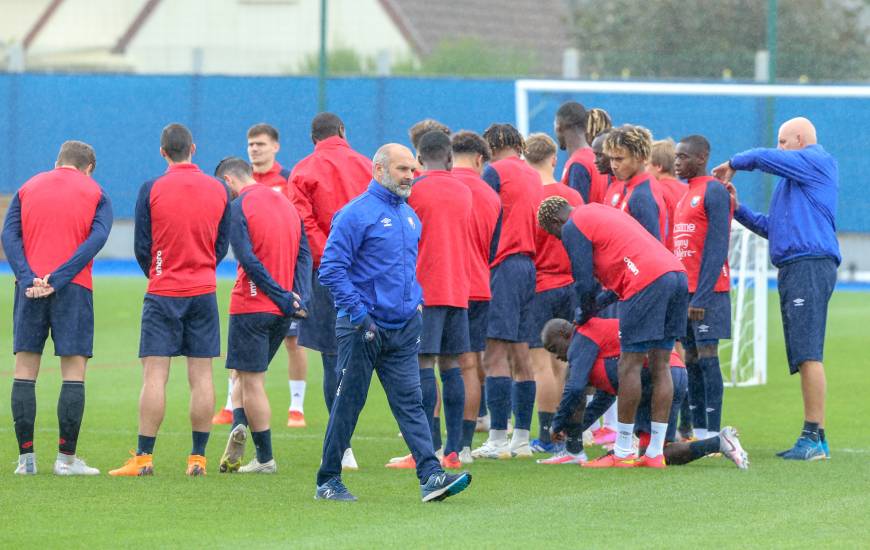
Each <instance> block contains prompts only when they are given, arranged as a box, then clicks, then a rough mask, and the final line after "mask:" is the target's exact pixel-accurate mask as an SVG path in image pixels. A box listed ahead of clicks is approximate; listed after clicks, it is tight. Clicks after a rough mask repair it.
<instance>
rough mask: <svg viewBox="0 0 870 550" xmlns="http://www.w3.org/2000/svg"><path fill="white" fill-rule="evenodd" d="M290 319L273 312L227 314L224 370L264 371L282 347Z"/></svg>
mask: <svg viewBox="0 0 870 550" xmlns="http://www.w3.org/2000/svg"><path fill="white" fill-rule="evenodd" d="M293 320H294V319H292V318H291V317H284V316H283V315H275V314H274V313H242V314H237V315H230V327H229V338H228V341H227V364H226V368H228V369H233V370H241V371H245V372H264V371H265V370H266V369H268V368H269V363H270V362H271V361H272V358H273V357H275V352H277V351H278V348H279V347H281V343H282V342H283V341H284V336H285V335H286V334H287V327H288V326H289V325H290V323H291V321H293Z"/></svg>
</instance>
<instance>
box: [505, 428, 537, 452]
mask: <svg viewBox="0 0 870 550" xmlns="http://www.w3.org/2000/svg"><path fill="white" fill-rule="evenodd" d="M510 449H511V456H513V457H516V458H531V457H532V449H531V447H530V446H529V430H514V433H513V436H512V437H511V444H510Z"/></svg>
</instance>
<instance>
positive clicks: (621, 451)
mask: <svg viewBox="0 0 870 550" xmlns="http://www.w3.org/2000/svg"><path fill="white" fill-rule="evenodd" d="M632 436H634V423H633V422H632V423H631V424H623V423H622V422H617V423H616V445H615V446H614V447H613V454H615V455H616V456H617V457H619V458H625V457H627V456H629V455H631V454H633V453H634V449H633V448H632V445H631V438H632Z"/></svg>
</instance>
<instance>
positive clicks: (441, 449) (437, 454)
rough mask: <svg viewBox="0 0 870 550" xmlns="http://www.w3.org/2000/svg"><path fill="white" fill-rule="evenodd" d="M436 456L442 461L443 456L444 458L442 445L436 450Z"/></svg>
mask: <svg viewBox="0 0 870 550" xmlns="http://www.w3.org/2000/svg"><path fill="white" fill-rule="evenodd" d="M435 458H437V459H438V461H439V462H440V461H441V459H442V458H444V447H441V448H440V449H438V450H437V451H435Z"/></svg>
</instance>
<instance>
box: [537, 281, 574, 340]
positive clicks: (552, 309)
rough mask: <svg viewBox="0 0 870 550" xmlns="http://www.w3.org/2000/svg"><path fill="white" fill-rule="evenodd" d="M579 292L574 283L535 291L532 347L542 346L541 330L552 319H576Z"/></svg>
mask: <svg viewBox="0 0 870 550" xmlns="http://www.w3.org/2000/svg"><path fill="white" fill-rule="evenodd" d="M576 296H577V294H576V293H575V292H574V285H567V286H563V287H559V288H551V289H550V290H545V291H543V292H537V293H535V298H534V299H533V300H532V317H533V319H534V321H533V325H532V338H531V340H529V347H530V348H542V347H544V343H543V342H541V331H542V330H544V325H546V324H547V321H549V320H550V319H565V320H566V321H573V320H574V308H576V307H577V297H576Z"/></svg>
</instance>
